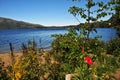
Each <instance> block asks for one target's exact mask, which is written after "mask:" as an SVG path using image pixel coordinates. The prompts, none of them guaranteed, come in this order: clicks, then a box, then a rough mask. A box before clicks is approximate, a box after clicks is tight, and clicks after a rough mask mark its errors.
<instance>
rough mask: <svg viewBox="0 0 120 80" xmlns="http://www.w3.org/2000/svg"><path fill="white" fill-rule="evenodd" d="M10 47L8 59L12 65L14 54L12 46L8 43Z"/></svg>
mask: <svg viewBox="0 0 120 80" xmlns="http://www.w3.org/2000/svg"><path fill="white" fill-rule="evenodd" d="M9 46H10V57H11V62H12V64H13V63H14V54H13V46H12V43H9Z"/></svg>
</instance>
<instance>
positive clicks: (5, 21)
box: [0, 17, 44, 30]
mask: <svg viewBox="0 0 120 80" xmlns="http://www.w3.org/2000/svg"><path fill="white" fill-rule="evenodd" d="M41 27H44V26H42V25H38V24H32V23H28V22H23V21H17V20H13V19H9V18H3V17H0V30H1V29H23V28H24V29H28V28H41Z"/></svg>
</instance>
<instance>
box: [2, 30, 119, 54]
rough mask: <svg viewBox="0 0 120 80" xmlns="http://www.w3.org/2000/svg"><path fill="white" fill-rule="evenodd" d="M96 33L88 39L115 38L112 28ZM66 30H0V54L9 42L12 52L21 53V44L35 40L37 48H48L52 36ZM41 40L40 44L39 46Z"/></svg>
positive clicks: (5, 51)
mask: <svg viewBox="0 0 120 80" xmlns="http://www.w3.org/2000/svg"><path fill="white" fill-rule="evenodd" d="M97 31H98V33H97V34H96V33H90V37H95V36H98V35H101V36H102V38H101V39H100V40H103V41H105V42H107V41H109V40H110V39H113V38H116V37H117V34H116V30H115V29H112V28H97ZM64 33H67V30H66V29H64V28H60V29H59V28H52V29H51V28H42V29H17V30H0V53H7V52H9V43H10V42H11V43H12V44H13V47H14V51H15V52H18V51H21V44H22V43H27V42H28V41H29V40H33V39H34V40H35V41H36V42H37V47H40V45H42V47H43V48H46V47H50V46H51V43H52V41H53V40H54V38H52V37H51V35H52V34H64ZM40 39H41V44H40Z"/></svg>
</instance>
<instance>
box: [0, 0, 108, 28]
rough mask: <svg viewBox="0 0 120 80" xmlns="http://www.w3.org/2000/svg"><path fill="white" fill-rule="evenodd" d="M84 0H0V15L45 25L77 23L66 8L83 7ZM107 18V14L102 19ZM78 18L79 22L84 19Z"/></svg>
mask: <svg viewBox="0 0 120 80" xmlns="http://www.w3.org/2000/svg"><path fill="white" fill-rule="evenodd" d="M84 1H85V0H82V1H81V2H80V3H78V2H72V0H0V17H5V18H11V19H15V20H19V21H25V22H30V23H35V24H41V25H45V26H63V25H77V24H79V22H78V21H77V20H76V19H75V18H74V17H73V16H72V15H71V14H70V13H69V12H68V9H69V7H70V6H73V5H78V6H79V7H84V5H83V3H84ZM96 1H98V0H96ZM105 1H106V0H105ZM81 3H82V4H81ZM108 18H109V16H107V17H105V18H103V20H107V19H108ZM79 19H80V21H81V22H84V21H85V20H83V19H81V18H79Z"/></svg>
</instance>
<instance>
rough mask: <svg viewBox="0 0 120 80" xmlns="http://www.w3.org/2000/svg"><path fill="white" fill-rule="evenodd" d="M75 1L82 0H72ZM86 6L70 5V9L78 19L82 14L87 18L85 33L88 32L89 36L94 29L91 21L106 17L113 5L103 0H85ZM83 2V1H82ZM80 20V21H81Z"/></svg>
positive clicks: (82, 16)
mask: <svg viewBox="0 0 120 80" xmlns="http://www.w3.org/2000/svg"><path fill="white" fill-rule="evenodd" d="M72 1H73V2H74V1H78V2H81V0H72ZM85 1H86V2H85V4H84V5H85V7H84V8H81V7H76V6H72V7H70V9H69V10H68V11H69V12H70V13H71V14H72V15H73V16H74V17H75V18H76V19H77V20H78V21H79V19H78V18H77V17H78V16H80V17H81V18H83V19H85V20H86V22H85V24H84V26H83V27H84V28H85V29H84V31H83V32H84V33H86V34H85V35H87V38H89V34H90V32H91V31H92V27H93V26H91V23H95V22H97V21H98V20H100V19H101V18H102V17H105V16H107V15H111V14H112V12H111V9H110V7H111V6H108V2H107V3H104V2H103V1H102V0H101V1H99V2H95V1H93V0H85ZM81 4H83V3H81ZM79 22H80V21H79ZM83 27H82V28H83Z"/></svg>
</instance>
